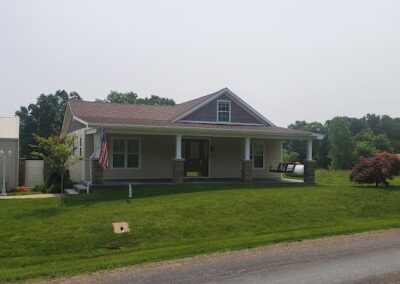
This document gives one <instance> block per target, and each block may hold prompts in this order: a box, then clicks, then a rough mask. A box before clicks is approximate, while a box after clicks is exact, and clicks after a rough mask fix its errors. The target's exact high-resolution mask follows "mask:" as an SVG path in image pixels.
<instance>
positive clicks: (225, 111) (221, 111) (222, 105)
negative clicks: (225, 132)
mask: <svg viewBox="0 0 400 284" xmlns="http://www.w3.org/2000/svg"><path fill="white" fill-rule="evenodd" d="M217 121H218V122H230V121H231V101H226V100H219V101H217Z"/></svg>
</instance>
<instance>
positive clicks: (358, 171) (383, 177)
mask: <svg viewBox="0 0 400 284" xmlns="http://www.w3.org/2000/svg"><path fill="white" fill-rule="evenodd" d="M399 174H400V159H399V158H398V156H397V155H395V154H390V153H387V152H382V153H379V154H377V155H375V156H373V157H369V158H362V159H361V160H360V161H359V162H358V163H357V164H356V165H355V166H354V167H353V168H352V170H351V172H350V180H351V181H354V182H357V183H359V184H362V183H374V184H375V186H378V185H379V184H383V185H385V186H388V185H389V183H388V182H387V179H390V180H392V179H393V178H394V177H395V176H398V175H399Z"/></svg>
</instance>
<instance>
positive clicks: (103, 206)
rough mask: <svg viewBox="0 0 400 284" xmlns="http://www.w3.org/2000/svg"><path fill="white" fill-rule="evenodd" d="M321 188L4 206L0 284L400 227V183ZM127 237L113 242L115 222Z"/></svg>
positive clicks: (323, 180) (333, 183) (236, 189)
mask: <svg viewBox="0 0 400 284" xmlns="http://www.w3.org/2000/svg"><path fill="white" fill-rule="evenodd" d="M317 180H318V185H315V186H305V185H286V186H285V185H280V186H276V185H259V184H225V185H222V184H218V185H216V184H213V185H194V184H192V185H182V186H140V187H136V188H135V189H134V199H133V200H130V201H128V200H127V195H128V191H127V189H126V188H125V189H121V190H115V191H108V192H101V193H94V194H91V195H88V196H87V195H79V196H70V197H67V198H66V201H65V203H66V205H65V207H63V208H62V209H60V208H59V200H58V199H57V198H50V199H40V200H33V199H32V200H0V282H5V281H18V280H26V279H32V278H47V277H55V276H65V275H75V274H79V273H85V272H92V271H96V270H102V269H110V268H115V267H121V266H127V265H134V264H139V263H145V262H152V261H159V260H165V259H173V258H180V257H186V256H191V255H195V254H204V253H210V252H216V251H225V250H234V249H242V248H249V247H255V246H260V245H265V244H271V243H277V242H283V241H296V240H302V239H307V238H315V237H319V236H326V235H336V234H344V233H351V232H359V231H367V230H375V229H385V228H392V227H399V226H400V180H395V181H393V182H392V183H391V184H392V185H391V186H390V187H389V188H375V187H374V186H357V185H355V184H353V183H350V182H349V181H348V178H347V173H345V172H329V171H318V173H317ZM116 221H127V222H129V224H130V227H131V232H130V233H128V234H124V235H115V234H114V233H113V230H112V223H113V222H116Z"/></svg>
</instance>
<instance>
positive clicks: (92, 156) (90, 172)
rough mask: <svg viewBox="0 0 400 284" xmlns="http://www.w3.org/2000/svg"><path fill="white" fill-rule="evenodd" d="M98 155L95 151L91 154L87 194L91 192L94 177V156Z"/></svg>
mask: <svg viewBox="0 0 400 284" xmlns="http://www.w3.org/2000/svg"><path fill="white" fill-rule="evenodd" d="M95 156H96V153H93V154H92V155H90V157H89V175H90V180H89V182H88V184H87V185H86V194H89V193H90V186H91V185H92V183H93V180H92V177H93V169H92V168H93V166H92V165H93V158H94V157H95Z"/></svg>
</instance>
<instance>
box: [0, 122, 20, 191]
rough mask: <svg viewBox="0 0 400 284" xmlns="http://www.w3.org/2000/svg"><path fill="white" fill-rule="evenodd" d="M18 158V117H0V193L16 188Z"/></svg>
mask: <svg viewBox="0 0 400 284" xmlns="http://www.w3.org/2000/svg"><path fill="white" fill-rule="evenodd" d="M18 158H19V117H0V193H3V190H2V189H3V188H2V187H3V184H4V186H5V189H6V191H11V190H14V189H15V188H16V187H17V186H18ZM4 159H5V160H4ZM4 165H5V168H4ZM3 176H4V177H3Z"/></svg>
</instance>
